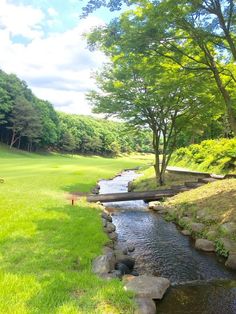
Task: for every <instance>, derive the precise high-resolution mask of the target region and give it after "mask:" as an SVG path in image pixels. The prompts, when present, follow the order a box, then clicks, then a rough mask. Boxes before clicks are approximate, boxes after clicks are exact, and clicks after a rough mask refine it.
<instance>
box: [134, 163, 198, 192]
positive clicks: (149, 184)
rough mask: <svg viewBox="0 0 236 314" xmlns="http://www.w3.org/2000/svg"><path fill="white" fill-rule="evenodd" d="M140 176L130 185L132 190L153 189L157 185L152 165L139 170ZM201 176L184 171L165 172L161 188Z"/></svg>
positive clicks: (194, 179)
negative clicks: (164, 180) (164, 179)
mask: <svg viewBox="0 0 236 314" xmlns="http://www.w3.org/2000/svg"><path fill="white" fill-rule="evenodd" d="M140 173H142V176H140V177H138V178H137V179H136V180H134V181H133V183H132V187H133V189H134V191H149V190H155V189H156V188H157V187H160V186H157V184H156V178H155V172H154V167H153V166H152V167H150V166H149V167H146V169H145V170H141V172H140ZM200 177H201V176H200V175H199V176H195V175H189V174H184V173H172V172H168V171H167V172H166V182H165V185H164V186H162V187H161V188H170V187H171V186H172V185H182V184H184V182H185V181H197V179H198V178H200Z"/></svg>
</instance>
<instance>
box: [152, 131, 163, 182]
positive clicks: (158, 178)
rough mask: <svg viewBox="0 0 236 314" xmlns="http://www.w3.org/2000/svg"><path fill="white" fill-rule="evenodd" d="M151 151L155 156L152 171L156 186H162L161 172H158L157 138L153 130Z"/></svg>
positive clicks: (158, 153)
mask: <svg viewBox="0 0 236 314" xmlns="http://www.w3.org/2000/svg"><path fill="white" fill-rule="evenodd" d="M153 149H154V154H155V163H154V170H155V176H156V185H157V186H158V185H159V184H160V185H163V183H162V180H161V172H160V152H159V138H158V135H157V131H156V130H155V129H154V130H153Z"/></svg>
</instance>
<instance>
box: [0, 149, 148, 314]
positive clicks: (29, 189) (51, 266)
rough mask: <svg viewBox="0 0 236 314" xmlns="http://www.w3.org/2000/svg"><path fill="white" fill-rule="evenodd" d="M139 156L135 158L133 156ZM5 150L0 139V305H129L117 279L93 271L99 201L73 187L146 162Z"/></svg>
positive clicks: (103, 308)
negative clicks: (72, 195)
mask: <svg viewBox="0 0 236 314" xmlns="http://www.w3.org/2000/svg"><path fill="white" fill-rule="evenodd" d="M137 158H138V159H137ZM137 158H135V157H134V156H133V157H123V158H115V159H111V158H101V157H82V156H74V157H70V156H59V155H38V154H28V153H23V152H17V151H14V152H10V151H9V150H8V149H7V148H5V147H2V146H0V177H2V178H4V180H5V182H4V183H3V184H0V241H1V243H0V313H4V314H7V313H9V314H16V313H40V314H45V313H70V314H72V313H133V309H134V307H133V302H132V298H130V295H129V294H128V293H126V292H125V291H124V290H123V288H122V284H121V283H120V282H119V281H117V280H112V281H110V282H107V281H103V280H101V279H99V278H98V277H97V276H95V275H93V274H92V273H91V261H92V259H93V258H94V257H96V256H97V255H99V254H101V250H102V245H103V244H104V243H105V242H106V241H107V237H106V235H105V234H104V233H103V231H102V226H101V221H100V218H99V215H100V209H99V208H97V207H96V205H88V204H87V203H86V202H85V201H79V202H77V203H76V206H71V205H70V202H69V200H68V199H67V194H68V192H70V191H81V192H86V191H89V190H90V189H91V188H92V186H94V185H95V183H96V181H97V180H98V179H99V178H108V177H112V176H113V175H115V174H116V173H118V172H119V171H120V170H122V169H124V168H127V167H135V166H137V165H141V164H146V163H148V162H150V157H146V156H139V157H137Z"/></svg>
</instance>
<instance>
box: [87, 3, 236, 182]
mask: <svg viewBox="0 0 236 314" xmlns="http://www.w3.org/2000/svg"><path fill="white" fill-rule="evenodd" d="M114 3H117V2H114ZM118 3H120V2H118ZM129 3H133V4H136V6H135V7H134V8H133V9H131V10H129V11H127V12H125V13H123V14H122V15H121V17H120V18H119V19H115V20H113V21H112V22H111V23H110V24H109V25H108V26H105V27H100V28H97V29H94V31H93V32H92V33H91V34H89V35H88V42H89V45H90V47H91V49H95V48H99V49H101V50H102V51H103V52H104V53H105V54H106V55H107V56H108V57H109V58H110V62H109V64H108V65H107V66H106V67H105V68H104V70H103V71H102V72H101V73H98V74H97V75H96V79H97V85H98V87H99V88H100V92H97V91H92V92H90V94H89V95H88V97H89V99H90V101H91V102H92V103H93V105H94V110H95V112H104V113H107V114H112V115H117V116H119V117H121V118H124V119H126V120H127V121H129V122H130V123H132V124H134V125H136V126H137V125H141V126H142V127H146V126H148V127H149V128H150V129H151V130H152V132H153V146H154V150H155V152H156V157H157V158H156V164H155V170H156V174H157V177H158V178H159V180H160V183H162V181H163V180H164V179H163V178H162V174H163V173H164V171H165V167H166V165H167V163H168V160H169V158H170V155H171V153H172V151H173V149H174V147H175V146H176V145H177V144H178V143H179V142H181V136H183V134H186V130H188V132H189V130H190V132H192V133H193V134H194V133H195V132H196V131H197V132H199V131H200V132H201V133H204V132H205V129H206V125H208V124H209V122H210V124H212V130H214V131H213V132H212V133H214V132H215V131H216V130H217V132H222V133H223V135H225V136H232V135H234V134H236V104H235V97H236V94H235V83H236V80H235V70H236V68H235V64H234V30H235V6H234V3H233V2H232V1H197V2H196V1H183V0H179V1H173V0H168V1H146V0H141V1H131V2H129ZM106 4H108V2H106ZM117 8H119V5H118V6H117ZM224 25H225V26H226V28H227V29H225V27H223V26H224ZM212 130H211V131H212ZM208 132H209V130H208ZM159 143H162V151H161V150H160V147H159ZM160 152H162V153H163V160H162V163H161V166H160Z"/></svg>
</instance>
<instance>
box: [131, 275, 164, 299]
mask: <svg viewBox="0 0 236 314" xmlns="http://www.w3.org/2000/svg"><path fill="white" fill-rule="evenodd" d="M169 286H170V281H169V280H168V279H166V278H162V277H153V276H146V275H142V276H138V277H135V278H134V279H133V280H131V281H129V282H128V283H126V285H125V289H126V290H129V291H133V292H134V293H135V294H136V295H138V296H139V297H144V298H150V299H162V297H163V295H164V293H165V292H166V290H167V288H168V287H169Z"/></svg>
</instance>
